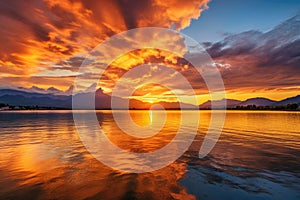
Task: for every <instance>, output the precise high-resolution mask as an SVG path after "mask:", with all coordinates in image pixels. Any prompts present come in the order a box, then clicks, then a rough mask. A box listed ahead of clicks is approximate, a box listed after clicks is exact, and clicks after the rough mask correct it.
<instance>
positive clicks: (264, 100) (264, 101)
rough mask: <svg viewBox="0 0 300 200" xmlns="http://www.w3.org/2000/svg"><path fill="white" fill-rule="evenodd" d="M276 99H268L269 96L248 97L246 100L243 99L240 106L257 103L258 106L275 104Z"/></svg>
mask: <svg viewBox="0 0 300 200" xmlns="http://www.w3.org/2000/svg"><path fill="white" fill-rule="evenodd" d="M275 103H276V101H273V100H270V99H267V98H262V97H258V98H251V99H247V100H246V101H242V102H241V103H240V104H238V106H248V105H256V106H271V105H274V104H275Z"/></svg>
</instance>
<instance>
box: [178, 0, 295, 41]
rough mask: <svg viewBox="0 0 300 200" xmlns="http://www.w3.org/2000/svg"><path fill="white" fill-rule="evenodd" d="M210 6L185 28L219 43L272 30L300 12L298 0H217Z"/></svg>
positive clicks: (202, 39)
mask: <svg viewBox="0 0 300 200" xmlns="http://www.w3.org/2000/svg"><path fill="white" fill-rule="evenodd" d="M208 6H209V9H207V10H205V11H204V12H203V13H201V17H199V18H198V19H196V20H195V19H194V20H192V22H191V25H190V26H188V27H186V28H185V29H183V30H182V32H183V33H184V34H187V35H189V36H191V37H192V38H194V39H196V40H197V41H199V42H216V41H219V40H221V39H222V38H223V37H224V35H226V34H230V33H240V32H244V31H248V30H260V31H269V30H271V29H272V28H274V27H275V26H277V25H278V24H280V23H281V22H283V21H285V20H286V19H288V18H291V17H293V16H295V15H296V14H297V13H299V12H300V3H299V1H298V0H268V1H262V0H251V1H249V0H226V3H225V1H222V0H215V1H211V2H210V3H209V4H208Z"/></svg>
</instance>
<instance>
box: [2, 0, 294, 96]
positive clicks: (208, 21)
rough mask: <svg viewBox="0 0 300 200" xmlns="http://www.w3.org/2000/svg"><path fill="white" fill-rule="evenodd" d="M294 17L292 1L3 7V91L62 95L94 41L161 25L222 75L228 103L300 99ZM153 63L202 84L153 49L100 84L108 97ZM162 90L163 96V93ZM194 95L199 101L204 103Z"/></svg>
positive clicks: (41, 2) (78, 0) (41, 1)
mask: <svg viewBox="0 0 300 200" xmlns="http://www.w3.org/2000/svg"><path fill="white" fill-rule="evenodd" d="M299 12H300V2H299V1H297V0H269V1H262V0H251V1H250V0H249V1H245V0H243V1H241V0H226V1H222V0H212V1H210V0H190V1H187V0H177V1H173V0H142V1H133V0H103V1H102V0H101V1H93V0H72V1H71V0H51V1H50V0H31V1H29V2H27V1H26V2H25V1H23V0H15V1H1V2H0V42H1V44H2V45H1V46H0V88H17V87H25V88H31V87H32V86H35V87H39V88H43V89H47V88H50V87H55V88H58V89H60V90H63V91H66V90H68V88H69V87H71V86H72V85H73V84H74V80H75V77H76V76H77V75H78V74H79V73H78V70H79V67H80V65H81V64H82V61H83V60H84V58H85V56H86V55H87V54H88V53H89V52H90V51H91V50H92V49H93V48H94V47H95V46H96V45H98V44H99V43H101V42H103V41H104V40H106V39H108V38H110V37H111V36H113V35H115V34H117V33H120V32H123V31H126V30H130V29H133V28H138V27H164V28H172V29H175V30H178V31H180V32H182V33H184V34H187V35H188V36H190V37H192V38H194V39H195V40H197V41H198V42H200V43H202V44H203V46H204V47H205V49H206V50H207V52H208V53H209V54H210V56H211V58H212V59H213V61H214V63H215V66H216V67H217V68H218V69H219V71H220V73H221V75H222V78H223V81H224V84H225V88H226V93H227V98H232V99H239V100H245V99H247V98H251V97H266V98H270V99H274V100H281V99H284V98H287V97H291V96H296V95H298V94H300V82H299V80H300V68H299V63H300V56H299V53H298V52H299V47H300V37H299V32H300V17H299ZM140 37H142V36H140ZM166 40H167V39H166ZM158 55H159V56H160V57H161V58H162V59H161V58H159V56H158ZM153 58H155V59H153ZM153 60H154V61H156V62H158V61H161V60H163V61H165V62H167V63H168V64H169V65H170V66H171V67H172V68H174V69H176V70H178V71H179V72H182V74H184V75H186V76H187V77H188V78H190V79H191V80H190V81H191V82H192V85H193V87H194V86H195V87H198V86H199V82H201V80H200V79H196V78H195V77H194V76H193V75H191V74H193V73H191V72H193V71H192V70H193V69H192V68H191V67H187V66H188V65H187V63H185V62H183V61H182V59H180V58H178V57H174V56H171V55H169V54H168V53H166V52H158V51H150V50H149V51H135V52H133V53H129V54H126V55H124V56H123V58H120V59H119V60H117V61H116V62H115V63H112V65H111V66H110V68H109V70H108V71H107V72H106V73H105V77H104V78H103V79H102V80H103V84H102V85H101V84H100V85H101V86H102V87H103V90H104V91H105V92H107V93H110V92H111V88H112V87H113V86H114V85H115V83H116V82H117V79H118V78H120V77H121V76H122V75H123V74H124V73H125V72H126V71H128V70H130V69H132V68H134V67H136V66H137V65H140V64H143V63H145V62H151V61H153ZM119 61H122V62H119ZM124 63H125V64H124ZM122 65H123V66H122ZM124 66H125V67H124ZM136 78H138V77H136ZM132 81H133V82H134V80H132ZM199 87H200V86H199ZM201 87H203V86H202V85H201ZM151 88H152V89H153V88H154V89H153V90H156V91H151ZM139 89H140V88H139ZM160 89H161V95H160V96H161V97H162V96H164V94H168V93H166V91H165V88H163V87H161V88H160ZM160 89H159V87H149V86H146V87H145V89H144V92H143V93H142V94H141V95H142V96H145V97H147V98H148V99H151V101H152V98H151V94H154V93H155V94H156V95H158V94H159V91H160ZM179 89H180V90H183V89H182V88H179ZM197 89H199V88H197ZM197 91H199V96H201V101H202V102H203V101H205V100H207V98H209V95H207V94H203V92H204V91H201V92H200V90H197ZM149 96H150V97H149ZM158 96H159V95H158Z"/></svg>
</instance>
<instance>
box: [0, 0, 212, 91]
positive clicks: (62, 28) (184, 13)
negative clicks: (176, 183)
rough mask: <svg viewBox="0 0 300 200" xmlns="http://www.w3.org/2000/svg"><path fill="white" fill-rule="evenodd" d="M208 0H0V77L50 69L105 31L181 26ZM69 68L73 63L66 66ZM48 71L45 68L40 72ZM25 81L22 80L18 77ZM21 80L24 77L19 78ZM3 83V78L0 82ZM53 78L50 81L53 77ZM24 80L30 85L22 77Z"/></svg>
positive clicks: (93, 42) (83, 49)
mask: <svg viewBox="0 0 300 200" xmlns="http://www.w3.org/2000/svg"><path fill="white" fill-rule="evenodd" d="M208 2H209V0H191V1H183V0H177V1H173V0H167V1H162V0H143V1H133V0H129V1H128V0H104V1H94V0H44V1H40V0H31V1H23V0H14V1H1V2H0V26H1V27H0V42H1V44H2V45H1V46H0V73H1V77H0V82H1V83H2V82H3V81H4V80H5V79H2V77H19V78H24V77H27V78H28V77H30V76H31V75H32V74H37V73H42V72H44V71H51V70H56V69H55V68H54V69H53V66H54V65H59V64H61V63H64V62H65V61H70V62H69V63H64V64H65V65H63V67H66V66H72V64H73V62H76V64H75V65H76V66H78V65H79V64H80V63H79V60H76V61H75V60H74V58H77V57H80V56H78V55H82V54H86V53H87V52H89V51H90V50H91V49H92V48H94V47H95V46H96V45H97V44H98V43H99V42H101V41H103V40H104V39H107V38H108V37H110V36H112V35H114V34H116V33H119V32H122V31H125V30H128V29H132V28H137V27H146V26H159V27H171V26H172V27H174V28H176V29H178V30H179V29H182V28H184V27H186V26H188V25H189V24H190V20H191V19H193V18H198V17H199V15H200V13H201V11H202V10H203V9H205V8H206V7H207V3H208ZM66 70H71V71H74V69H71V68H68V69H67V68H66ZM45 73H49V72H45ZM24 81H25V80H24ZM24 83H25V82H24ZM3 84H4V83H3ZM53 84H55V82H54V83H53ZM26 85H29V86H30V85H32V83H30V82H28V83H27V84H26Z"/></svg>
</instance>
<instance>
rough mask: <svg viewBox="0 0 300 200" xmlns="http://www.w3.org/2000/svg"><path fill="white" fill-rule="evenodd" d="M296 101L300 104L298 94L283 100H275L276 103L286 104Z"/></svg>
mask: <svg viewBox="0 0 300 200" xmlns="http://www.w3.org/2000/svg"><path fill="white" fill-rule="evenodd" d="M293 103H296V104H298V105H300V95H298V96H295V97H290V98H286V99H284V100H281V101H278V102H276V105H281V106H283V105H287V104H293Z"/></svg>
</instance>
